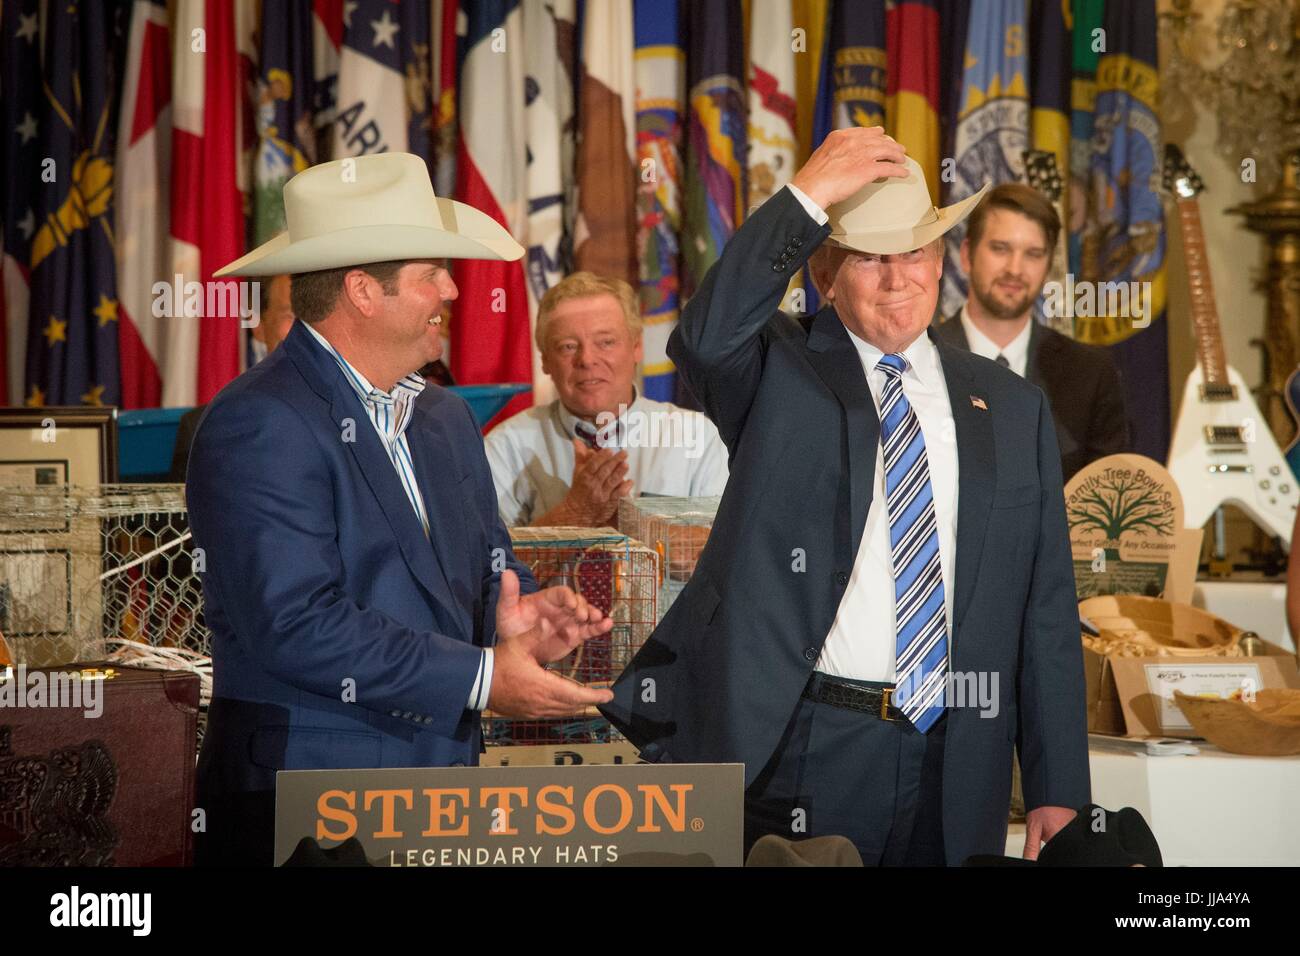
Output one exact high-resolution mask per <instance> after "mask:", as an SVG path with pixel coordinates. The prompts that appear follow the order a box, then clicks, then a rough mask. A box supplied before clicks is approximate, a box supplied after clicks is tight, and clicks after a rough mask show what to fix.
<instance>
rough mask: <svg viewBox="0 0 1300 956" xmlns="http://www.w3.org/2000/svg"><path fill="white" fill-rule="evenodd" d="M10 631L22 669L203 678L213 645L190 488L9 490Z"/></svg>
mask: <svg viewBox="0 0 1300 956" xmlns="http://www.w3.org/2000/svg"><path fill="white" fill-rule="evenodd" d="M0 633H3V634H4V636H5V637H6V639H7V640H8V643H9V646H10V648H11V650H12V652H13V657H14V664H15V665H19V664H25V665H26V666H28V667H57V666H61V665H64V664H70V663H73V662H78V661H97V660H105V659H109V660H117V661H122V662H124V663H131V664H135V665H137V666H145V667H150V666H152V667H172V668H183V669H188V670H195V671H197V672H198V673H199V674H200V677H201V678H202V681H203V695H202V696H203V702H204V703H205V704H206V703H207V700H208V698H209V696H210V689H211V667H210V658H209V654H210V639H209V632H208V629H207V627H206V626H205V625H204V623H203V590H202V587H201V585H200V583H199V577H198V574H197V573H196V572H195V568H194V561H193V541H192V539H191V537H190V530H189V519H188V515H187V513H186V510H185V496H184V486H182V485H100V486H97V487H93V488H77V487H5V488H0Z"/></svg>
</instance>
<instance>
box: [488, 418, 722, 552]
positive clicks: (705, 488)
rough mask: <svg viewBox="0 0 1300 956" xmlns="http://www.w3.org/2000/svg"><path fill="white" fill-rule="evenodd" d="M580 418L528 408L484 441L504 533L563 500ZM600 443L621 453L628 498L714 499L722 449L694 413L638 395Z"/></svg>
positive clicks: (719, 491) (718, 489) (713, 431)
mask: <svg viewBox="0 0 1300 956" xmlns="http://www.w3.org/2000/svg"><path fill="white" fill-rule="evenodd" d="M579 421H580V419H578V417H577V416H575V415H574V414H573V413H572V412H571V411H569V410H568V409H567V408H565V407H564V403H563V402H561V401H559V400H558V399H557V400H556V401H554V402H551V403H550V404H549V405H534V406H533V407H532V408H528V409H525V410H524V411H522V412H520V413H519V414H518V415H515V416H513V417H511V418H509V419H507V420H506V421H504V422H502V423H501V424H500V425H498V426H497V427H496V428H494V429H492V431H490V432H488V434H487V437H486V438H484V440H483V442H484V448H485V449H486V451H487V459H488V465H489V466H490V467H491V469H492V481H493V483H494V484H495V485H496V492H497V505H498V507H499V509H500V511H501V520H502V521H503V522H505V524H506V526H507V527H518V526H520V525H527V524H531V523H532V522H533V521H536V520H537V519H538V518H540V517H541V516H542V515H544V514H547V513H548V512H550V510H551V509H552V508H554V507H556V506H557V505H558V504H560V502H562V501H563V500H564V498H565V496H566V495H567V494H568V493H569V486H570V485H571V484H572V482H573V469H574V465H575V459H574V452H573V439H574V436H575V434H576V432H577V428H578V422H579ZM598 443H599V445H600V446H601V447H604V448H621V449H626V450H627V478H628V480H630V481H631V482H632V491H631V495H632V497H636V496H638V495H641V494H651V495H673V496H678V497H681V496H698V495H720V494H722V491H723V489H724V488H725V487H726V485H727V446H726V445H724V444H723V442H722V437H721V436H720V435H719V434H718V429H717V427H716V426H715V425H714V424H713V422H711V421H709V419H708V417H707V416H705V415H702V414H700V413H699V412H695V411H691V410H689V409H685V408H679V407H678V406H676V405H673V404H671V403H669V402H656V401H654V400H652V399H649V398H646V397H645V396H643V395H641V394H639V393H637V394H635V395H634V396H633V399H632V404H631V405H629V406H628V407H627V408H626V409H625V410H624V414H622V415H621V416H619V417H618V418H617V419H614V420H613V421H610V422H607V423H603V427H602V428H601V429H600V431H599V434H598Z"/></svg>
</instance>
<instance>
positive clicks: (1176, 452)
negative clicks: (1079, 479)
mask: <svg viewBox="0 0 1300 956" xmlns="http://www.w3.org/2000/svg"><path fill="white" fill-rule="evenodd" d="M1164 185H1165V188H1166V189H1167V190H1169V191H1170V192H1172V193H1173V195H1174V200H1175V204H1176V206H1177V208H1178V221H1179V226H1180V228H1181V232H1182V236H1183V251H1184V254H1185V256H1186V259H1187V277H1188V282H1189V284H1190V286H1191V289H1190V291H1191V304H1192V325H1193V328H1194V330H1195V334H1196V356H1197V368H1196V369H1195V371H1193V372H1192V374H1191V375H1190V376H1188V379H1187V387H1186V388H1185V389H1184V390H1183V404H1182V406H1181V408H1180V409H1179V413H1178V425H1177V427H1176V428H1175V429H1174V443H1173V447H1172V449H1171V450H1170V452H1169V472H1170V474H1172V475H1173V477H1174V480H1175V481H1176V482H1177V483H1178V490H1179V491H1181V492H1182V495H1183V514H1184V523H1185V524H1186V525H1187V527H1189V528H1199V527H1201V526H1202V525H1204V524H1205V522H1206V521H1208V520H1209V519H1210V516H1211V515H1213V514H1214V512H1215V510H1216V509H1218V508H1219V507H1220V506H1221V505H1224V504H1231V505H1236V506H1237V507H1238V508H1240V509H1241V510H1242V511H1244V512H1246V514H1247V515H1249V516H1250V518H1251V519H1252V520H1253V521H1254V522H1255V523H1256V524H1258V525H1259V526H1260V527H1262V528H1263V529H1264V530H1265V531H1267V532H1268V533H1269V534H1271V535H1275V536H1276V537H1279V538H1281V539H1282V543H1283V545H1284V546H1286V547H1287V548H1288V549H1289V548H1290V546H1291V526H1292V524H1293V523H1294V521H1295V512H1296V505H1297V503H1298V502H1300V492H1298V491H1297V488H1296V479H1295V477H1294V476H1293V474H1292V472H1291V469H1290V467H1289V466H1288V465H1287V462H1286V458H1284V457H1283V455H1282V452H1281V450H1280V449H1279V448H1278V444H1277V441H1276V440H1275V439H1274V438H1273V433H1272V432H1271V431H1270V430H1269V427H1268V421H1267V419H1265V418H1264V416H1263V414H1261V413H1260V410H1259V407H1258V406H1257V405H1256V404H1255V401H1254V399H1253V398H1251V394H1250V390H1249V389H1248V388H1247V387H1246V382H1245V380H1244V379H1243V378H1242V377H1241V373H1239V372H1238V371H1237V370H1236V369H1235V368H1233V367H1232V366H1230V365H1228V363H1227V360H1226V359H1225V357H1224V354H1223V336H1222V334H1221V333H1220V330H1219V313H1218V310H1217V309H1216V308H1215V304H1214V287H1213V285H1211V283H1210V265H1209V260H1208V259H1207V257H1206V254H1205V233H1204V231H1203V230H1202V228H1201V211H1200V206H1199V204H1198V201H1197V198H1196V197H1197V194H1198V193H1200V192H1201V190H1202V189H1204V188H1205V187H1204V184H1203V183H1202V182H1201V179H1200V177H1199V176H1197V175H1196V173H1195V171H1193V169H1192V168H1191V166H1189V165H1188V163H1187V160H1186V159H1185V158H1184V157H1183V154H1182V151H1181V150H1180V149H1179V148H1178V147H1177V146H1173V145H1167V146H1166V147H1165V164H1164Z"/></svg>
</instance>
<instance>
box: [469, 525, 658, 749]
mask: <svg viewBox="0 0 1300 956" xmlns="http://www.w3.org/2000/svg"><path fill="white" fill-rule="evenodd" d="M510 540H511V545H512V546H513V549H514V552H515V557H517V558H518V559H519V561H520V562H521V563H522V564H524V565H526V566H527V567H528V568H529V570H531V571H532V573H533V577H534V578H536V579H537V585H538V587H539V588H548V587H553V586H555V585H566V586H568V587H571V588H573V590H574V591H576V592H578V593H579V594H581V595H582V596H583V597H584V598H586V599H587V602H588V603H589V604H591V605H593V606H594V607H597V608H599V609H600V610H601V611H602V612H603V613H604V614H606V615H607V616H609V617H611V618H613V620H614V627H613V629H612V630H610V631H609V633H607V634H602V635H601V636H599V637H596V638H592V639H591V640H589V641H587V642H586V643H585V644H583V645H582V646H581V647H579V648H577V649H576V650H575V651H574V652H573V653H572V654H570V655H569V656H568V657H566V658H564V659H563V660H561V661H557V662H556V663H554V664H552V665H550V666H551V668H552V669H553V670H556V671H559V672H560V673H561V674H563V675H564V676H565V677H568V678H570V679H572V680H575V681H578V682H579V683H583V684H596V685H606V686H607V685H608V684H610V683H612V682H613V681H614V679H615V678H617V677H618V675H619V674H621V673H622V672H623V669H624V668H625V667H626V666H627V665H628V664H629V663H630V662H631V660H632V657H633V655H635V654H636V652H637V651H638V650H640V648H641V645H642V644H644V643H645V640H646V638H647V637H649V636H650V632H651V631H653V630H654V627H655V624H656V623H657V621H658V616H657V614H656V604H657V598H658V583H659V556H658V555H657V554H656V553H655V552H654V551H653V550H652V549H650V548H648V547H646V546H645V545H644V544H642V543H641V542H640V541H637V540H634V539H633V538H631V537H629V536H628V535H626V534H621V533H619V532H617V531H615V530H614V529H613V528H511V529H510ZM483 739H484V742H485V743H486V744H487V745H488V746H494V745H496V746H508V745H517V744H549V745H559V744H580V743H582V744H589V743H610V742H612V741H619V740H622V739H623V737H622V735H621V734H619V733H618V731H616V730H614V728H613V727H611V726H610V724H609V721H607V720H606V719H605V718H604V717H602V716H601V715H600V713H599V711H597V710H596V709H595V708H594V707H592V708H588V711H587V713H585V714H583V715H580V716H577V717H563V718H547V719H541V720H517V719H514V718H507V717H502V716H500V715H497V714H493V713H492V712H491V711H484V713H483Z"/></svg>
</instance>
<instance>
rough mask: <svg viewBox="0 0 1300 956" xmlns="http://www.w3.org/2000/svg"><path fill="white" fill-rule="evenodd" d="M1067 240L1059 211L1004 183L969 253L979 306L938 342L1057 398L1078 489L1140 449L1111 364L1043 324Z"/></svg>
mask: <svg viewBox="0 0 1300 956" xmlns="http://www.w3.org/2000/svg"><path fill="white" fill-rule="evenodd" d="M1060 231H1061V220H1060V217H1058V216H1057V214H1056V210H1055V209H1054V208H1053V207H1052V204H1051V203H1050V202H1048V201H1047V200H1046V199H1045V198H1043V196H1041V195H1040V194H1039V193H1038V192H1036V191H1035V190H1033V189H1031V188H1030V187H1028V186H1025V185H1022V184H1020V183H1004V184H1003V185H1001V186H998V187H997V188H995V189H993V190H990V192H989V194H988V196H987V198H985V200H984V201H983V202H982V203H980V205H979V206H978V207H977V208H976V210H975V211H974V212H973V213H971V216H970V220H969V222H968V225H967V229H966V238H965V239H964V240H963V242H962V245H961V265H962V268H963V269H964V270H965V272H966V274H967V276H969V277H970V293H971V294H970V298H969V299H967V301H966V305H965V307H964V308H963V309H962V310H961V312H960V313H958V314H957V315H956V316H953V317H951V318H949V319H948V320H947V321H945V322H943V323H942V324H941V325H939V326H938V328H937V332H938V334H939V337H940V338H942V339H944V340H945V341H947V342H949V343H951V344H953V345H959V346H961V347H962V348H965V349H970V350H971V351H972V352H974V353H975V354H977V355H982V356H984V357H985V358H990V359H993V360H994V361H995V362H997V363H998V364H999V365H1005V366H1007V367H1009V368H1010V369H1011V370H1012V371H1013V372H1015V373H1016V374H1017V375H1019V376H1021V377H1022V378H1026V379H1028V380H1029V381H1031V382H1033V383H1034V384H1035V385H1037V386H1038V387H1039V388H1041V389H1042V390H1043V391H1044V392H1046V393H1047V397H1048V400H1049V402H1050V403H1051V406H1052V418H1053V420H1054V421H1055V423H1056V437H1057V440H1058V441H1059V442H1060V445H1061V471H1062V473H1063V474H1064V477H1065V480H1066V481H1069V480H1070V478H1071V476H1073V475H1074V473H1075V472H1077V471H1079V470H1080V469H1081V468H1083V467H1084V466H1085V465H1087V464H1089V463H1091V462H1094V461H1096V460H1097V459H1098V458H1103V457H1105V456H1106V455H1114V454H1117V453H1119V452H1125V451H1129V450H1130V447H1129V426H1128V416H1127V414H1126V413H1125V409H1124V395H1123V392H1122V391H1121V389H1120V382H1119V371H1118V370H1117V369H1116V368H1115V363H1114V362H1113V361H1112V360H1111V357H1110V355H1109V354H1107V352H1106V351H1105V350H1103V349H1100V348H1097V347H1095V346H1091V345H1085V344H1083V343H1082V342H1076V341H1074V340H1073V339H1071V338H1068V337H1066V336H1064V335H1062V334H1061V333H1059V332H1057V331H1056V330H1055V329H1051V328H1048V327H1047V326H1045V325H1043V324H1042V323H1039V322H1035V321H1034V320H1033V314H1032V310H1033V304H1034V300H1035V299H1037V298H1038V295H1039V293H1040V292H1042V290H1043V284H1044V283H1045V282H1046V281H1047V271H1048V267H1049V265H1050V264H1051V261H1052V249H1053V248H1055V246H1056V238H1057V236H1058V235H1059V234H1060Z"/></svg>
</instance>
